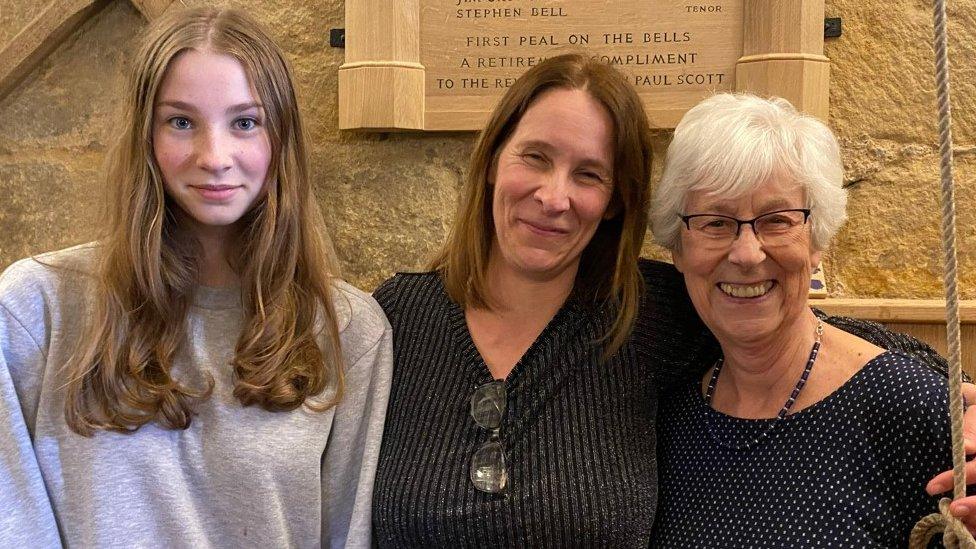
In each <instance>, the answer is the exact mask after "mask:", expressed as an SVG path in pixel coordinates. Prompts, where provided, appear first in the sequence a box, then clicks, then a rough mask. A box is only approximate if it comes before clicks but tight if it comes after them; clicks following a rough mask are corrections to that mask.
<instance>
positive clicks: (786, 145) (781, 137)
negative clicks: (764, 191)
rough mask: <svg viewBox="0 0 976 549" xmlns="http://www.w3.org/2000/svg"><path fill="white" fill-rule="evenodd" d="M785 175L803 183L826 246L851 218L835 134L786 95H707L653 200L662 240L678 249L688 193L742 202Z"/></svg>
mask: <svg viewBox="0 0 976 549" xmlns="http://www.w3.org/2000/svg"><path fill="white" fill-rule="evenodd" d="M781 175H785V176H787V177H789V178H791V179H792V180H793V182H795V183H797V184H799V185H800V186H801V187H802V188H803V191H804V195H805V197H806V206H805V207H807V208H810V210H811V211H810V230H811V235H812V239H813V246H814V247H815V248H816V249H818V250H823V249H826V247H827V245H828V244H829V243H830V241H831V239H833V237H834V235H835V234H837V231H838V230H839V229H840V227H841V226H842V225H843V224H844V221H845V220H846V219H847V191H846V190H845V189H844V186H843V181H844V166H843V163H842V162H841V158H840V146H839V145H838V144H837V139H836V138H835V137H834V134H833V132H831V131H830V129H829V128H828V127H827V126H826V125H825V124H824V123H823V122H821V121H820V120H817V119H816V118H814V117H812V116H808V115H805V114H802V113H799V112H797V110H796V109H795V108H793V105H791V104H790V103H789V101H787V100H785V99H780V98H778V97H776V98H771V99H762V98H759V97H756V96H754V95H749V94H731V93H720V94H716V95H713V96H711V97H709V98H707V99H705V100H704V101H702V102H701V103H699V104H698V105H696V106H694V107H692V108H691V110H689V111H688V112H687V113H685V115H684V117H683V118H682V119H681V122H679V123H678V126H677V127H676V128H675V129H674V138H673V139H672V140H671V144H670V145H669V146H668V153H667V159H666V160H665V165H664V175H663V176H662V178H661V183H660V184H658V186H657V188H656V189H655V190H654V198H653V199H652V201H651V229H652V231H653V232H654V240H655V241H656V242H657V243H659V244H661V245H662V246H664V247H665V248H667V249H669V250H676V249H677V248H678V245H679V243H680V242H681V238H680V236H681V234H680V231H681V224H682V221H681V219H680V218H679V215H683V214H687V213H689V212H685V211H684V208H685V206H686V203H687V197H688V193H690V192H694V191H702V192H705V193H707V194H710V195H717V196H722V197H728V198H732V199H735V198H739V197H741V196H744V195H746V194H748V193H750V192H752V191H754V190H755V189H756V188H757V187H759V186H760V185H762V184H763V183H766V182H767V181H769V180H770V178H771V177H774V176H781ZM692 213H698V212H692Z"/></svg>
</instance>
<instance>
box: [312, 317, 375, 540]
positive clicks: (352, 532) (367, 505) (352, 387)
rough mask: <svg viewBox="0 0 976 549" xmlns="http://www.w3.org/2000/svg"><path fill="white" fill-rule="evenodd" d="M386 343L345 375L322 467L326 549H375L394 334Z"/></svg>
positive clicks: (362, 357)
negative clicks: (376, 490) (376, 492)
mask: <svg viewBox="0 0 976 549" xmlns="http://www.w3.org/2000/svg"><path fill="white" fill-rule="evenodd" d="M384 324H385V326H386V327H385V329H384V331H383V334H382V337H380V339H379V340H378V341H377V342H376V343H375V344H374V345H373V347H372V348H370V349H369V350H368V351H367V352H366V353H365V354H364V355H363V356H361V357H360V358H359V359H358V360H357V361H356V362H355V363H354V364H352V365H351V366H350V367H349V369H348V370H347V373H346V393H345V395H344V396H343V399H342V402H341V403H340V404H339V405H338V406H337V407H336V411H335V417H334V419H333V423H332V432H331V433H330V435H329V442H328V444H327V446H326V450H325V456H324V457H323V462H322V494H323V497H322V546H331V547H349V548H355V547H363V548H368V547H370V546H371V525H372V520H371V517H372V507H373V479H374V478H375V476H376V463H377V460H378V459H379V452H380V441H381V436H382V434H383V423H384V421H385V419H386V405H387V401H388V399H389V394H390V379H391V376H392V373H393V334H392V330H391V329H390V326H389V324H388V323H386V322H385V320H384Z"/></svg>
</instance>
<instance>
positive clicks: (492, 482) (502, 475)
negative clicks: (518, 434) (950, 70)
mask: <svg viewBox="0 0 976 549" xmlns="http://www.w3.org/2000/svg"><path fill="white" fill-rule="evenodd" d="M471 482H472V483H473V484H474V487H475V488H477V489H478V490H481V491H482V492H489V493H492V494H494V493H497V492H501V491H502V490H504V489H505V486H507V485H508V469H507V467H506V464H505V449H504V448H503V447H502V444H501V442H498V441H494V440H493V441H490V442H486V443H484V444H483V445H481V448H478V450H477V451H476V452H475V453H474V455H473V456H471Z"/></svg>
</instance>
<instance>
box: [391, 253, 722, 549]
mask: <svg viewBox="0 0 976 549" xmlns="http://www.w3.org/2000/svg"><path fill="white" fill-rule="evenodd" d="M641 271H642V273H643V275H644V279H645V286H646V287H645V292H644V296H643V299H642V302H641V307H640V313H639V317H638V320H637V323H636V326H635V328H634V332H633V334H632V335H631V337H630V339H629V340H628V342H627V343H625V344H624V346H623V347H622V348H621V349H620V351H619V352H617V353H616V354H615V355H614V356H612V357H610V358H609V359H608V360H607V361H605V362H601V361H600V352H601V348H600V347H599V346H598V345H597V344H595V343H594V341H595V340H596V339H597V338H599V337H600V335H602V334H603V333H604V332H605V330H606V327H607V326H608V325H609V323H610V322H611V321H612V311H611V310H610V308H609V307H606V306H594V305H588V304H584V303H581V302H579V301H577V300H574V299H570V300H568V301H567V303H566V304H565V305H564V306H563V307H562V309H560V310H559V312H558V313H556V315H555V316H554V317H553V319H552V320H551V321H550V322H549V325H548V326H547V327H546V328H545V329H544V330H543V331H542V333H541V334H540V335H539V337H538V339H537V340H536V341H535V342H534V343H533V344H532V345H531V347H530V348H529V349H528V351H526V353H525V355H523V356H522V358H521V360H520V361H519V362H518V364H516V365H515V368H514V369H513V370H512V372H511V374H509V376H508V378H507V380H506V388H507V396H508V401H507V405H508V409H507V412H506V416H505V419H504V422H503V425H502V429H501V433H502V434H501V438H502V440H503V441H504V447H505V450H506V459H507V460H508V474H509V481H508V482H509V486H508V489H507V490H506V492H505V493H503V494H488V493H483V492H479V491H478V490H477V489H475V487H474V486H473V485H472V483H471V481H470V479H469V476H468V470H469V465H470V462H471V456H472V454H473V453H474V452H475V450H476V449H478V447H479V446H481V445H482V444H483V443H485V442H486V441H487V440H488V438H489V433H488V432H487V431H486V430H485V429H483V428H481V427H479V426H478V425H477V424H475V422H474V420H473V419H472V418H471V416H470V412H469V402H470V398H471V395H472V393H473V392H474V390H475V388H477V387H478V386H480V385H481V384H483V383H487V382H489V381H491V380H492V376H491V373H490V372H489V370H488V367H487V366H486V365H485V362H484V360H483V359H482V358H481V355H480V354H479V353H478V350H477V348H476V347H475V345H474V343H473V341H472V339H471V334H470V333H469V332H468V329H467V324H466V322H465V319H464V312H463V310H462V309H461V308H460V307H459V306H458V305H457V304H456V303H454V302H453V301H451V299H450V298H449V297H448V295H447V293H446V291H445V289H444V286H443V284H442V282H441V278H440V276H439V275H437V274H436V273H424V274H398V275H396V276H395V277H393V278H391V279H390V280H387V281H386V282H385V283H383V285H381V286H380V288H379V289H377V290H376V292H375V294H374V295H375V297H376V299H377V300H378V301H379V303H380V305H381V306H382V307H383V309H384V310H385V311H386V314H387V316H388V317H389V319H390V323H391V324H392V325H393V337H394V354H395V358H394V376H393V385H392V389H391V394H390V404H389V411H388V412H387V420H386V430H385V432H384V435H383V446H382V450H381V452H380V458H379V465H378V470H377V477H376V485H375V490H374V494H373V527H374V536H375V540H376V542H377V543H378V544H379V546H381V547H385V546H396V547H421V546H422V547H457V546H482V547H491V546H533V547H544V546H549V547H557V546H558V547H571V546H613V547H637V546H644V547H646V546H647V544H648V541H649V538H650V533H651V527H652V525H653V523H654V511H655V507H656V498H657V476H656V475H657V468H656V461H655V452H656V448H655V430H654V424H655V417H656V415H657V403H658V391H659V388H660V387H662V386H664V385H665V384H670V382H671V381H672V380H673V379H674V378H677V377H682V375H685V376H687V375H697V372H698V371H699V370H700V367H699V366H698V365H700V364H703V363H705V362H707V361H708V360H709V353H714V352H715V344H714V342H713V341H712V340H711V339H710V338H709V336H708V334H707V332H706V331H705V329H704V327H703V325H702V324H701V322H700V321H699V320H698V317H697V316H696V315H695V314H694V310H693V308H692V306H691V304H690V302H689V301H688V299H687V297H686V296H687V294H686V292H685V287H684V282H683V280H682V279H681V277H680V275H679V274H678V273H677V271H675V269H674V268H673V267H672V266H671V265H668V264H664V263H659V262H654V261H642V262H641Z"/></svg>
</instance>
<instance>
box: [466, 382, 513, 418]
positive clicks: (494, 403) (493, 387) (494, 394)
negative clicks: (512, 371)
mask: <svg viewBox="0 0 976 549" xmlns="http://www.w3.org/2000/svg"><path fill="white" fill-rule="evenodd" d="M505 400H506V395H505V383H503V382H501V381H492V382H491V383H486V384H484V385H482V386H481V387H478V388H477V389H476V390H475V392H474V394H473V395H471V417H472V418H473V419H474V422H475V423H477V424H478V425H480V426H482V427H484V428H485V429H498V428H499V427H501V425H502V418H503V417H505Z"/></svg>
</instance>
